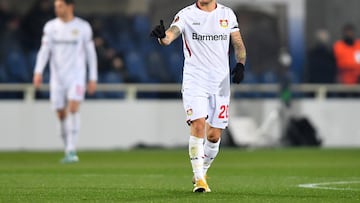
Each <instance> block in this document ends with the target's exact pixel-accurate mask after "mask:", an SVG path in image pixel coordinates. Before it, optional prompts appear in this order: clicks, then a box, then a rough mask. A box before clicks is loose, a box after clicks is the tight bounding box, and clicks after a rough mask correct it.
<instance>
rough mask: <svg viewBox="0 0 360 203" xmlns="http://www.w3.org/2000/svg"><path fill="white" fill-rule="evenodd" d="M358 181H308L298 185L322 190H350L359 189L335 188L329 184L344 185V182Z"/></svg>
mask: <svg viewBox="0 0 360 203" xmlns="http://www.w3.org/2000/svg"><path fill="white" fill-rule="evenodd" d="M357 183H360V181H338V182H327V183H308V184H299V185H298V187H301V188H312V189H324V190H350V191H360V189H358V188H336V187H329V186H331V185H345V184H357Z"/></svg>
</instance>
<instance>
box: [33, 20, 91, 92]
mask: <svg viewBox="0 0 360 203" xmlns="http://www.w3.org/2000/svg"><path fill="white" fill-rule="evenodd" d="M49 57H50V74H51V76H50V84H51V85H56V84H60V85H71V83H73V81H74V80H77V81H78V82H83V83H85V82H86V67H87V65H88V67H89V79H90V80H93V81H96V80H97V57H96V51H95V46H94V42H93V39H92V30H91V27H90V25H89V23H88V22H86V21H85V20H83V19H81V18H78V17H75V18H74V19H73V20H72V21H70V22H63V21H62V20H60V19H59V18H55V19H53V20H50V21H49V22H47V23H46V24H45V27H44V35H43V37H42V45H41V48H40V51H39V53H38V56H37V61H36V66H35V70H34V71H35V73H42V72H43V71H44V68H45V66H46V64H47V62H48V60H49Z"/></svg>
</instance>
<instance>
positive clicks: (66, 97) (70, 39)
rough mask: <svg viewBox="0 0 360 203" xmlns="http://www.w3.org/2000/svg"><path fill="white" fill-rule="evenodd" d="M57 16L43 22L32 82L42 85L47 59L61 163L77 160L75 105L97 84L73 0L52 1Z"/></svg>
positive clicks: (91, 49) (86, 28) (85, 29)
mask: <svg viewBox="0 0 360 203" xmlns="http://www.w3.org/2000/svg"><path fill="white" fill-rule="evenodd" d="M54 4H55V13H56V16H57V18H55V19H53V20H50V21H49V22H47V23H46V24H45V27H44V34H43V37H42V45H41V48H40V51H39V53H38V56H37V61H36V66H35V70H34V78H33V83H34V86H35V87H36V88H39V87H40V86H41V84H42V73H43V71H44V68H45V66H46V64H47V62H48V60H49V59H50V74H51V75H50V100H51V103H52V106H53V108H54V109H55V110H56V111H57V116H58V118H59V120H60V131H61V136H62V138H63V141H64V144H65V157H64V158H63V159H62V162H63V163H73V162H78V161H79V158H78V156H77V154H76V142H77V139H78V134H79V128H80V117H79V107H80V103H81V101H83V99H84V96H85V91H86V67H88V68H89V82H88V85H87V91H88V93H89V94H93V93H94V92H95V90H96V84H97V58H96V52H95V46H94V43H93V40H92V30H91V27H90V25H89V23H88V22H86V21H85V20H83V19H81V18H78V17H76V16H74V0H55V1H54Z"/></svg>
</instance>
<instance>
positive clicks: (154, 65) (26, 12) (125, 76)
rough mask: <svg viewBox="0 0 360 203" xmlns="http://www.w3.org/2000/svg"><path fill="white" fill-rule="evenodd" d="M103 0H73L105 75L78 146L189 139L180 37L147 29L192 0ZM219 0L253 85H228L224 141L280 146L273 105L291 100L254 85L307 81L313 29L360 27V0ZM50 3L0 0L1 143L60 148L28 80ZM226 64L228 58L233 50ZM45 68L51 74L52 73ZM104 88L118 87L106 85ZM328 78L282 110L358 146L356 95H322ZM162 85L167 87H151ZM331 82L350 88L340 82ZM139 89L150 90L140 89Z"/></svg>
mask: <svg viewBox="0 0 360 203" xmlns="http://www.w3.org/2000/svg"><path fill="white" fill-rule="evenodd" d="M41 2H45V3H46V2H48V3H49V2H50V3H49V4H48V6H49V7H46V6H45V10H43V11H41V9H40V10H39V8H37V7H36V6H35V5H37V4H41ZM99 2H100V1H95V0H91V1H90V0H77V5H76V10H77V15H79V16H80V17H83V18H85V19H88V20H89V21H90V22H91V23H92V26H93V30H94V34H95V41H96V43H97V51H98V55H99V73H100V77H99V78H100V81H99V82H100V83H101V84H110V86H103V88H100V89H102V90H100V91H99V92H98V93H97V94H96V95H95V96H94V97H89V100H88V101H86V102H85V104H84V106H83V108H82V115H81V116H82V126H83V127H82V131H81V138H80V143H79V147H80V149H117V148H121V149H123V148H125V149H127V148H132V147H135V146H150V147H154V146H156V147H158V146H162V147H182V146H185V145H186V143H187V136H186V135H187V134H188V129H187V127H186V125H185V122H184V113H183V110H182V105H181V100H180V99H179V98H180V94H179V86H178V84H179V83H180V81H181V68H182V62H183V59H182V44H181V40H180V39H179V40H177V41H176V42H175V43H174V44H173V45H171V46H170V47H167V48H163V47H160V46H159V45H158V44H157V43H156V41H155V40H152V39H150V38H149V31H150V30H151V28H152V27H153V25H155V24H156V23H157V22H158V20H159V19H160V18H163V19H165V22H166V24H167V25H168V24H169V23H170V21H171V19H172V18H173V16H174V15H175V13H176V12H177V11H178V10H179V9H181V8H182V7H184V5H188V4H191V3H192V2H193V1H181V2H178V1H169V0H154V1H150V0H102V1H101V3H99ZM220 2H224V4H226V5H229V6H231V7H232V8H233V9H234V10H235V12H236V13H237V15H238V18H239V21H240V26H241V28H242V32H243V35H244V40H245V44H246V46H247V49H248V53H249V60H248V64H247V74H246V79H245V82H244V85H243V86H245V87H250V89H249V88H248V89H247V90H246V91H245V92H243V91H242V90H239V91H237V90H235V91H234V100H233V102H232V104H231V105H232V106H231V109H232V111H231V112H230V113H231V115H232V118H233V119H232V123H231V124H230V128H229V131H227V134H226V135H228V136H225V138H226V139H227V140H226V139H225V142H226V143H227V144H229V143H230V144H236V145H237V146H243V145H245V146H246V145H254V146H282V145H284V143H283V142H281V139H282V136H283V135H284V134H283V133H282V132H283V128H284V123H283V121H282V119H283V118H284V117H283V116H279V114H278V113H279V112H283V111H284V109H288V108H287V107H284V105H283V100H281V99H278V95H279V92H278V91H277V88H274V89H272V91H270V92H266V93H259V92H257V91H259V90H260V89H261V87H263V86H267V87H273V86H275V87H277V86H278V85H279V84H283V83H284V73H285V75H286V78H287V79H288V80H289V81H290V82H291V84H292V85H295V86H296V85H302V84H307V83H308V82H309V81H308V78H307V75H306V72H307V71H306V67H307V66H306V65H307V64H306V62H307V57H306V56H307V55H306V53H307V50H308V49H310V48H311V47H312V46H313V45H314V43H315V42H314V33H315V32H316V30H318V29H319V28H325V29H327V30H328V31H329V33H330V36H331V43H332V42H334V41H335V40H337V39H339V38H341V28H342V26H343V25H344V24H345V23H348V22H351V23H353V24H354V25H356V27H360V24H359V22H360V21H359V20H358V19H359V18H360V14H359V13H358V11H357V8H359V6H360V5H359V4H360V2H359V1H356V0H347V1H346V3H344V2H343V1H339V0H316V1H312V0H308V1H305V0H258V1H250V0H239V1H220ZM51 5H52V1H51V0H50V1H46V0H43V1H41V0H40V1H36V0H34V1H30V0H29V1H22V0H11V1H6V0H3V1H1V5H0V15H1V16H0V20H1V22H0V29H1V42H0V83H1V84H0V89H1V91H0V98H1V100H0V112H1V114H0V123H1V134H0V137H1V138H2V140H3V141H2V142H1V143H0V150H19V149H27V150H57V149H61V141H60V137H59V136H58V135H57V133H56V132H55V131H54V129H56V119H55V116H54V115H53V114H52V112H51V111H50V108H49V103H48V101H47V98H48V92H47V91H46V89H45V90H44V91H41V92H36V93H34V92H33V89H32V88H31V86H29V85H28V84H29V83H30V82H31V78H32V69H33V67H34V63H35V57H36V53H37V50H38V47H39V45H40V37H41V29H42V26H43V23H44V22H46V20H47V19H49V18H51V17H52V15H53V14H52V13H53V10H52V8H51ZM286 53H289V54H290V56H291V58H292V63H291V65H290V66H289V67H284V64H281V63H280V62H279V56H280V55H281V54H286ZM231 63H232V64H234V60H233V58H232V60H231ZM45 76H46V77H45V78H47V79H46V80H48V76H49V73H48V72H46V73H45ZM15 84H16V85H15ZM17 84H20V86H17ZM130 84H131V85H130ZM169 84H172V85H173V86H172V85H169ZM14 85H15V86H14ZM152 85H153V86H152ZM262 85H263V86H262ZM109 87H111V88H114V89H117V88H118V89H119V91H117V90H116V91H109V90H108V88H109ZM331 87H332V86H331V85H328V84H326V85H322V86H318V87H316V88H314V89H312V90H311V93H310V94H306V93H304V92H303V91H298V92H294V94H293V97H294V101H293V105H292V107H291V109H290V110H286V112H291V115H292V116H297V117H306V118H308V119H309V120H310V121H311V122H312V124H313V125H314V126H315V127H316V129H317V134H318V136H319V137H320V138H321V139H322V145H323V146H325V147H334V146H335V147H349V146H360V136H359V133H360V131H359V129H358V127H357V115H358V114H359V113H360V112H359V108H357V107H358V104H357V103H358V100H357V98H356V97H350V98H349V97H347V98H343V97H341V94H340V96H339V95H338V94H332V95H331V98H329V97H327V96H326V95H325V97H324V96H323V95H322V96H321V94H320V93H321V92H322V91H323V89H324V88H325V89H326V90H325V91H331V90H332V89H331ZM111 88H110V89H111ZM162 88H165V89H167V91H170V93H168V92H166V93H159V91H157V90H158V89H162ZM168 88H169V89H170V90H168ZM336 88H337V89H342V88H345V90H346V87H343V86H342V85H340V86H336ZM134 89H135V90H134ZM142 89H147V90H146V92H145V91H144V92H142V91H141V90H142ZM148 89H150V91H149V90H148ZM240 89H241V86H240ZM249 90H250V91H249ZM352 90H354V89H352ZM355 90H356V89H355ZM134 92H135V93H134ZM319 92H320V93H319ZM129 93H131V94H129ZM134 94H135V96H129V95H134ZM279 109H280V110H279ZM269 119H270V120H269ZM266 121H269V123H270V124H269V123H266ZM261 124H264V125H265V124H268V126H266V125H265V127H266V129H267V133H265V134H264V133H262V134H261V136H257V137H256V136H254V133H255V134H256V132H258V131H256V130H257V129H258V127H259V126H262V125H261ZM139 125H140V126H141V127H139ZM254 137H255V138H254Z"/></svg>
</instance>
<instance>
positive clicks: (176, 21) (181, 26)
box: [170, 11, 185, 33]
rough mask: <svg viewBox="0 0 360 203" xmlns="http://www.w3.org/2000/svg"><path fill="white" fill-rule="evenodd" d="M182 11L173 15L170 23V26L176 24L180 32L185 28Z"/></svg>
mask: <svg viewBox="0 0 360 203" xmlns="http://www.w3.org/2000/svg"><path fill="white" fill-rule="evenodd" d="M182 13H183V12H181V11H180V12H179V13H177V14H176V15H175V17H174V20H173V22H172V23H171V25H170V27H172V26H176V27H178V28H179V30H180V32H181V33H183V31H184V29H185V18H184V16H183V15H182Z"/></svg>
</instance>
